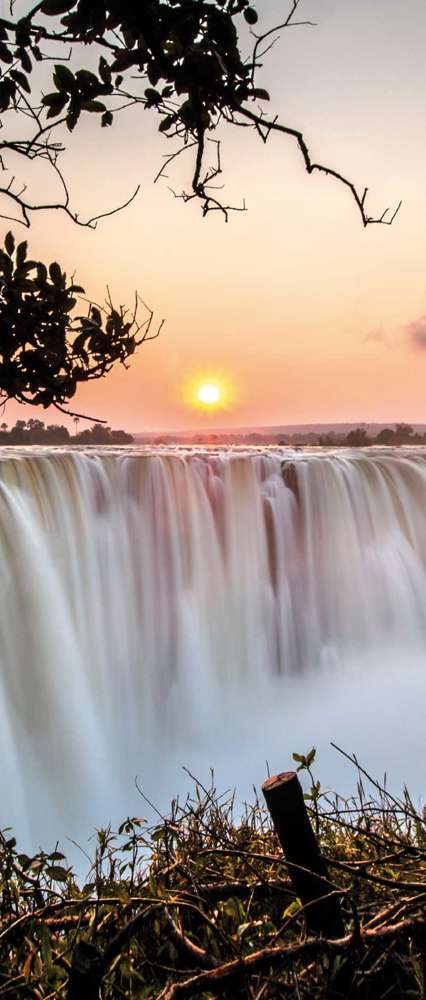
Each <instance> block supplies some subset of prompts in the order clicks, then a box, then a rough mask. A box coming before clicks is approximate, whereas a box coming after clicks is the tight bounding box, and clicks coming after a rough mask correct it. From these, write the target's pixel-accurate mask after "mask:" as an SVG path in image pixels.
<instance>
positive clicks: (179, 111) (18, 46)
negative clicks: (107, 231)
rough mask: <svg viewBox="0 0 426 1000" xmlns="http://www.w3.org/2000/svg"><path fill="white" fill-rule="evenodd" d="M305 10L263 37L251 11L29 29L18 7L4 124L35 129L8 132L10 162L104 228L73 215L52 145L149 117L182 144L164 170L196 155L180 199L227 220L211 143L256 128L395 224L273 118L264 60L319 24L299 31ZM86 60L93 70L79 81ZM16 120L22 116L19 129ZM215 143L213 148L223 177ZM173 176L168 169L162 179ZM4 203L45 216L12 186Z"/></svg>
mask: <svg viewBox="0 0 426 1000" xmlns="http://www.w3.org/2000/svg"><path fill="white" fill-rule="evenodd" d="M300 3H301V0H289V12H288V14H287V17H286V18H285V19H284V20H283V22H282V23H281V24H279V25H277V26H275V27H273V28H268V29H266V30H264V31H263V32H260V33H259V32H258V31H257V30H255V27H256V28H257V22H258V14H257V12H256V10H255V8H254V7H253V6H251V4H250V2H249V0H208V2H204V0H144V3H140V2H137V0H107V2H102V0H78V2H76V0H42V2H40V3H37V4H36V5H35V6H34V7H32V8H31V9H30V10H29V11H27V12H26V13H25V14H23V15H21V16H19V17H15V16H14V11H15V6H17V5H15V3H14V2H13V0H12V3H11V15H12V16H11V17H10V18H1V19H0V61H1V63H2V64H3V72H2V76H1V80H0V115H3V117H4V118H5V117H6V115H9V117H8V122H9V124H10V111H11V110H12V111H14V112H18V113H19V116H20V117H21V118H22V117H25V118H26V119H27V121H28V126H29V130H30V132H31V134H30V135H29V136H28V137H27V138H23V137H22V135H20V136H19V138H16V139H14V138H13V136H12V135H11V134H10V129H7V133H8V134H6V131H5V130H4V122H3V121H2V125H3V135H2V139H1V140H0V153H2V155H6V153H10V152H11V151H14V152H15V153H18V154H20V155H22V156H25V157H29V158H30V159H34V158H36V157H43V158H45V159H48V160H49V161H50V163H51V165H52V167H53V169H54V170H56V172H57V173H58V174H59V176H60V177H61V179H62V182H63V189H64V198H63V200H62V202H57V203H52V204H51V206H50V207H53V208H62V209H63V210H64V211H65V212H67V213H68V214H69V215H71V216H72V217H73V218H74V219H75V221H76V222H78V223H79V224H80V225H81V224H83V225H84V224H86V225H92V226H93V225H95V224H96V221H97V219H96V218H92V219H88V220H86V222H84V221H83V222H82V221H81V220H80V219H79V217H78V215H77V213H76V212H75V211H74V210H73V209H71V207H70V200H69V195H68V191H67V188H66V184H65V181H64V179H63V177H62V174H61V173H60V170H59V166H58V157H59V155H60V153H61V151H62V149H63V138H62V132H61V131H60V133H59V134H60V138H55V137H54V136H56V135H57V130H58V126H66V129H68V130H69V132H72V131H74V129H75V128H76V126H77V125H78V123H79V121H80V119H81V116H82V115H84V114H87V113H89V114H92V115H94V116H97V117H98V119H99V121H100V124H101V125H102V126H103V127H109V126H111V125H112V124H113V122H114V118H115V116H116V115H117V114H118V113H119V111H120V110H122V109H123V107H126V108H128V107H129V105H130V106H133V107H135V108H136V109H138V110H140V109H142V110H146V109H151V110H153V111H154V112H155V114H156V116H157V118H158V119H159V122H158V127H159V130H160V132H162V133H163V134H164V135H165V136H167V138H169V139H170V138H171V139H177V140H178V144H177V146H176V148H174V149H173V151H172V153H171V154H170V156H168V157H167V158H166V165H169V164H170V162H171V161H172V160H174V159H175V158H176V157H177V156H179V155H181V154H182V153H184V152H186V151H187V150H189V151H190V152H191V153H192V156H193V170H192V180H191V187H190V191H189V192H183V193H182V195H181V197H183V199H184V200H186V201H188V200H190V199H191V198H198V199H200V201H201V204H202V209H203V213H204V214H207V213H208V212H210V211H213V210H220V211H222V212H223V213H224V215H225V217H226V218H227V216H228V212H229V210H230V206H227V205H225V204H224V203H223V202H222V201H221V200H219V197H218V192H217V186H216V185H215V181H216V180H217V177H218V175H219V174H220V173H221V172H222V164H221V157H220V145H219V143H218V142H217V141H216V140H215V139H214V138H213V137H214V135H215V132H216V130H217V128H218V126H219V125H220V124H222V123H223V122H225V123H227V124H229V125H235V126H245V127H247V126H249V127H251V128H253V129H255V130H256V131H257V133H258V134H259V136H260V138H261V139H262V140H263V141H264V142H266V141H267V139H268V137H269V135H270V134H271V132H276V131H279V132H281V133H283V134H284V135H286V136H289V137H291V138H292V139H293V140H295V141H296V142H297V144H298V146H299V149H300V152H301V154H302V157H303V162H304V165H305V168H306V170H307V171H308V173H313V172H314V171H321V172H323V173H326V174H327V175H329V176H331V177H333V178H335V179H336V180H338V181H340V182H341V183H343V184H344V185H345V186H346V187H347V188H348V189H349V190H350V192H351V194H352V197H353V198H354V199H355V203H356V205H357V207H358V209H359V211H360V213H361V217H362V221H363V223H364V225H365V226H367V225H368V224H371V223H374V222H380V223H386V224H389V223H390V222H391V221H392V220H393V218H394V216H395V212H392V213H390V211H389V209H386V210H385V211H384V212H382V213H381V214H379V215H378V216H371V215H369V214H368V212H367V208H366V196H367V189H366V188H365V189H364V190H363V191H358V190H357V188H356V187H355V185H354V184H353V183H352V182H351V181H350V180H349V179H348V178H346V177H344V176H343V175H342V174H341V173H339V171H338V170H337V169H334V168H332V167H330V166H326V165H324V164H321V163H317V162H315V161H314V160H313V159H312V157H311V154H310V152H309V148H308V145H307V142H306V140H305V138H304V135H303V132H302V131H301V130H299V129H298V128H295V127H293V126H290V125H289V124H287V123H284V122H280V121H279V120H278V119H277V117H276V116H275V115H274V114H272V115H268V114H266V113H265V112H264V110H263V106H264V104H265V102H267V101H269V94H268V93H267V92H266V90H265V89H264V88H263V87H261V86H260V87H259V86H258V82H257V77H258V73H259V70H260V69H261V67H262V60H263V58H264V57H265V55H266V54H267V52H268V51H269V49H270V48H271V46H272V45H273V43H274V41H275V40H276V39H277V37H278V36H279V34H280V32H281V31H282V30H284V29H285V28H288V27H290V26H292V27H293V26H295V25H296V24H299V25H301V24H309V23H310V22H308V21H297V20H296V17H297V12H298V9H299V6H300ZM244 23H245V24H246V26H248V28H249V41H248V44H246V42H243V43H240V40H239V36H238V27H239V26H240V25H241V24H244ZM246 34H247V32H246ZM52 46H53V48H52ZM246 49H247V51H246ZM88 52H89V59H88V58H87V53H88ZM96 53H97V55H98V57H99V62H98V65H97V69H96V70H94V69H93V54H96ZM61 55H62V58H61ZM47 59H49V60H50V59H53V71H52V78H51V88H50V89H49V92H48V93H43V94H42V96H41V97H40V96H39V93H38V87H37V74H34V72H33V70H34V66H35V65H36V64H37V63H42V62H43V61H45V60H47ZM77 59H79V60H80V61H82V62H83V65H82V66H80V67H79V68H77V69H75V68H74V63H75V61H76V60H77ZM85 62H89V64H90V65H89V68H88V67H87V65H86V66H85V65H84V63H85ZM15 119H16V115H15V116H12V121H13V124H15ZM52 129H53V132H52ZM208 140H212V142H213V144H214V154H213V160H214V162H213V166H209V160H210V156H209V154H210V151H211V144H210V146H209V147H208V146H207V143H208ZM164 170H165V166H164V165H163V167H162V168H161V169H160V171H159V173H158V175H157V177H159V176H161V175H162V174H163V173H164ZM0 192H3V194H6V195H7V196H8V197H9V198H10V199H11V200H12V202H14V204H15V206H16V207H17V208H18V210H19V215H18V218H19V219H20V221H22V222H24V223H25V224H26V225H29V218H30V215H31V212H32V211H35V210H38V209H40V207H44V206H41V205H38V204H37V205H35V204H32V203H31V202H30V201H29V200H28V199H27V197H26V191H25V189H21V190H20V189H18V188H16V187H15V184H14V180H13V179H12V181H11V182H9V183H8V184H4V185H0ZM135 194H136V192H135V193H134V195H135ZM134 195H133V196H132V197H134ZM242 207H244V206H242ZM398 207H399V206H398Z"/></svg>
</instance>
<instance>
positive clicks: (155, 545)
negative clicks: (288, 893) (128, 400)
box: [0, 447, 426, 840]
mask: <svg viewBox="0 0 426 1000" xmlns="http://www.w3.org/2000/svg"><path fill="white" fill-rule="evenodd" d="M425 487H426V449H422V448H417V449H416V448H403V449H379V448H370V449H365V450H356V451H355V450H354V451H350V450H345V449H336V450H325V449H303V450H301V451H299V450H295V451H292V450H290V449H288V448H281V449H277V448H267V449H257V448H252V449H247V448H228V449H217V448H210V449H206V448H198V449H197V448H186V447H176V448H165V447H161V448H157V449H148V448H124V449H114V448H112V449H101V450H98V451H97V450H96V449H90V450H84V449H77V448H74V449H60V448H58V449H46V448H31V449H28V448H22V449H18V448H14V449H11V448H3V449H1V450H0V692H1V708H0V753H1V757H2V760H3V761H4V760H7V761H8V771H7V773H6V772H5V770H4V769H3V776H2V781H3V783H4V788H3V795H2V815H1V816H0V826H2V825H9V823H10V822H15V823H23V815H24V813H25V812H27V814H28V815H29V816H30V817H31V824H32V829H33V830H34V831H36V835H37V836H39V830H41V829H42V827H43V823H42V817H43V816H50V822H51V830H52V839H53V840H54V839H55V837H56V833H57V832H64V831H65V830H66V829H67V828H68V829H69V832H70V833H71V834H73V833H74V832H75V830H74V828H73V822H74V820H75V817H76V816H77V815H79V816H80V820H79V822H78V824H77V825H78V828H79V830H80V831H81V830H83V831H85V832H88V828H89V827H90V826H91V825H93V824H94V823H97V822H101V821H104V820H105V819H108V818H113V817H114V815H115V816H117V815H119V811H120V809H121V810H122V811H123V812H126V813H127V812H129V809H130V808H131V806H130V804H129V803H130V799H131V797H132V795H133V790H132V786H133V779H134V776H135V775H136V774H138V775H139V776H141V775H142V776H146V781H147V783H148V785H149V783H150V780H152V775H153V774H155V775H156V778H157V779H158V776H159V775H160V774H161V773H163V772H164V773H168V774H169V777H168V778H167V780H166V779H164V787H165V788H167V793H168V794H170V796H171V795H172V794H173V793H174V792H175V790H176V788H175V787H173V780H174V778H171V777H170V775H171V774H172V773H173V774H176V773H177V768H178V763H177V762H178V761H179V762H180V763H183V764H185V763H190V764H191V765H192V766H193V767H194V766H195V769H197V764H198V765H199V767H201V768H203V767H205V766H206V765H207V763H208V764H212V765H213V766H214V765H217V766H218V767H219V771H220V768H221V767H222V768H223V773H224V775H226V776H225V781H226V782H227V783H229V782H231V783H235V782H238V781H240V779H241V777H242V775H243V768H244V779H245V780H246V784H247V787H250V786H251V783H252V781H253V780H258V779H259V777H261V769H262V766H263V764H264V760H265V758H266V757H269V758H270V760H271V761H272V762H274V760H275V759H276V765H277V767H278V768H281V769H282V768H283V766H285V765H286V764H287V762H288V758H289V756H290V755H291V751H292V750H294V749H299V750H300V749H302V750H303V749H306V747H305V746H304V743H305V742H309V743H314V742H316V741H317V742H320V743H321V741H322V743H323V744H324V742H328V741H329V740H330V739H333V738H337V739H339V734H343V735H346V734H347V735H348V736H349V735H350V738H351V740H352V745H351V746H350V747H349V749H351V750H352V749H354V750H356V751H358V752H359V755H361V753H362V750H363V748H365V747H367V749H368V747H371V746H373V745H374V743H375V741H376V740H377V732H378V731H380V739H381V741H382V742H384V744H386V745H389V747H390V748H391V749H392V747H394V748H395V739H397V738H399V739H400V740H401V742H402V741H403V736H404V738H405V740H406V741H407V739H408V744H409V747H412V744H413V740H414V743H415V744H416V741H417V742H418V741H420V740H421V738H422V733H421V723H420V722H419V723H418V725H417V723H416V718H417V717H418V716H419V712H420V706H421V703H422V698H424V695H425V691H426V670H425V666H426V664H425V662H424V661H425V652H426V530H425V529H426V523H425V499H426V489H425ZM407 690H408V694H407ZM409 720H410V730H411V733H409V732H408V721H409ZM363 727H364V729H365V732H364V733H362V731H361V730H362V728H363ZM386 731H387V732H388V734H389V738H387V737H386ZM357 735H358V741H357V742H356V743H355V745H354V743H353V740H354V739H356V738H357ZM410 741H411V742H410ZM296 744H297V745H296ZM376 749H377V748H376ZM280 754H282V757H283V758H284V759H282V758H281V759H279V755H280ZM406 759H407V761H408V759H409V758H408V753H407V757H406ZM224 761H226V764H225V763H224ZM194 762H195V765H194ZM378 764H379V767H382V768H384V767H391V765H392V761H391V762H389V760H387V759H386V757H385V753H384V752H383V760H382V759H381V758H380V756H379V761H378ZM250 769H251V773H249V772H250ZM402 774H404V772H403V771H402ZM398 776H400V775H399V774H398ZM404 777H409V776H408V775H406V774H404ZM176 782H177V783H178V778H177V776H176ZM150 790H152V788H150ZM163 804H164V803H163ZM49 810H50V812H49ZM100 811H101V815H99V813H100ZM60 813H62V821H61V822H62V828H61V830H60V831H59V830H58V831H57V829H56V828H55V825H54V824H55V822H57V818H58V815H59V814H60ZM38 814H39V818H38ZM39 839H40V838H39Z"/></svg>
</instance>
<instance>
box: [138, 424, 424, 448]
mask: <svg viewBox="0 0 426 1000" xmlns="http://www.w3.org/2000/svg"><path fill="white" fill-rule="evenodd" d="M150 443H151V444H166V445H167V444H169V445H170V444H182V443H184V444H190V445H191V444H208V445H218V446H219V445H233V444H236V445H258V446H259V447H261V446H262V445H289V446H290V447H292V448H297V447H299V446H303V445H323V446H325V447H327V446H328V447H332V448H336V447H350V448H366V447H368V446H369V445H373V444H378V445H402V444H426V434H418V433H417V432H416V431H415V430H414V428H413V427H412V426H411V424H398V423H396V424H394V425H393V426H392V427H384V428H383V429H382V430H381V431H379V433H378V434H377V435H371V434H369V433H368V430H367V429H366V427H362V426H361V427H355V428H353V429H352V430H350V431H349V432H348V433H347V434H342V433H339V432H337V431H330V432H329V433H327V434H320V433H315V431H307V432H305V433H301V432H298V433H296V434H282V433H281V434H276V433H275V434H274V433H268V432H267V431H266V432H265V431H263V432H262V431H251V432H250V433H248V434H239V433H235V434H232V432H230V431H226V432H224V433H223V434H221V433H220V431H219V432H218V433H217V434H213V433H206V432H204V433H203V432H200V433H198V434H193V435H192V436H187V435H185V438H184V440H182V438H181V437H179V435H175V434H164V435H161V436H160V435H159V436H158V437H155V438H151V439H150Z"/></svg>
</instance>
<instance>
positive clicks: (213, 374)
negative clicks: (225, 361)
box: [181, 370, 236, 416]
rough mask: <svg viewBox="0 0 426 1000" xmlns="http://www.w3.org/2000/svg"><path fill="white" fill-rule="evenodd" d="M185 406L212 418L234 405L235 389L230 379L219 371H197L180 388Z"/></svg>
mask: <svg viewBox="0 0 426 1000" xmlns="http://www.w3.org/2000/svg"><path fill="white" fill-rule="evenodd" d="M181 396H182V400H183V402H184V404H185V406H188V407H190V408H191V409H195V410H204V412H205V413H207V411H208V412H209V414H211V415H212V416H213V413H217V414H218V415H220V414H221V413H223V412H226V411H229V410H231V409H232V407H233V406H234V404H235V400H236V389H235V385H234V383H233V381H232V379H230V378H229V376H228V375H227V374H224V373H223V372H220V371H211V370H210V371H198V372H193V373H192V374H191V375H189V376H188V378H187V379H186V381H185V382H184V384H183V385H182V387H181Z"/></svg>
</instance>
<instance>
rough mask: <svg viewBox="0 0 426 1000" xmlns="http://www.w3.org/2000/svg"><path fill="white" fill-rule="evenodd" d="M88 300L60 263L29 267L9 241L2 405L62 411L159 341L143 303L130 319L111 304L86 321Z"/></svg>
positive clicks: (3, 284) (3, 253)
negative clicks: (81, 307) (10, 402)
mask: <svg viewBox="0 0 426 1000" xmlns="http://www.w3.org/2000/svg"><path fill="white" fill-rule="evenodd" d="M83 295H84V288H82V287H81V286H79V285H76V284H75V283H74V282H73V281H72V280H71V281H70V282H68V280H67V276H66V274H65V273H64V272H63V271H62V269H61V267H60V265H59V264H58V263H56V262H54V263H52V264H50V266H49V268H47V267H46V266H45V265H44V264H42V263H41V262H39V261H35V260H29V259H28V257H27V243H26V242H22V243H19V244H18V246H16V245H15V240H14V237H13V235H12V233H8V234H7V236H6V239H5V244H4V248H3V250H0V356H1V364H0V398H1V397H3V398H4V399H9V398H12V397H13V398H14V399H16V400H18V401H19V402H21V403H32V404H34V405H36V406H44V407H48V406H52V405H54V406H55V407H56V408H57V409H60V410H61V409H62V408H63V405H64V404H65V403H68V402H69V400H70V399H72V397H73V396H74V394H75V392H76V389H77V387H78V385H79V383H80V382H88V381H90V380H91V379H99V378H102V377H103V376H104V375H106V374H107V373H108V372H109V371H110V370H111V368H112V366H113V364H114V363H115V362H121V363H122V364H124V365H125V364H126V363H127V361H128V358H129V357H130V356H131V355H132V354H133V353H134V351H135V349H136V347H138V346H139V345H140V344H142V343H143V342H144V341H146V340H149V339H152V338H153V337H156V336H158V333H159V329H160V328H157V329H156V330H153V329H152V321H153V314H152V312H151V310H149V309H147V307H146V306H145V305H144V303H142V302H141V300H140V299H139V298H138V297H136V300H135V305H134V308H133V311H131V312H130V311H129V310H126V309H125V308H124V307H120V308H119V309H118V310H117V309H115V308H114V305H113V303H112V301H111V298H110V297H108V299H107V302H106V303H105V305H104V306H103V307H100V306H96V305H93V304H91V303H90V304H89V306H88V310H87V313H86V315H79V314H78V313H76V312H75V310H76V306H77V304H78V301H79V299H78V297H80V299H81V296H83ZM141 309H142V310H143V311H144V316H143V317H142V318H139V314H140V311H141ZM64 412H66V413H68V414H70V415H73V412H72V411H70V410H68V409H67V410H65V411H64Z"/></svg>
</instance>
